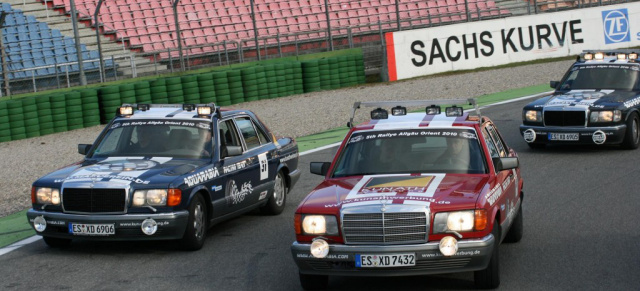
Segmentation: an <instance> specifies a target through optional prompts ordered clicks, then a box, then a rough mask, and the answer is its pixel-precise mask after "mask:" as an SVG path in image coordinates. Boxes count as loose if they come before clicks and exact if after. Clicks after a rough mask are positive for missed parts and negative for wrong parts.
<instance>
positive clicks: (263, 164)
mask: <svg viewBox="0 0 640 291" xmlns="http://www.w3.org/2000/svg"><path fill="white" fill-rule="evenodd" d="M258 161H260V181H262V180H264V179H266V178H268V177H269V162H268V161H267V153H264V154H259V155H258Z"/></svg>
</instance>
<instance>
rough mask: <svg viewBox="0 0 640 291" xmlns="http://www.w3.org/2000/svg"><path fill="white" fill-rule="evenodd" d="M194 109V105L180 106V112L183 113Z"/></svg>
mask: <svg viewBox="0 0 640 291" xmlns="http://www.w3.org/2000/svg"><path fill="white" fill-rule="evenodd" d="M194 109H196V105H195V104H182V110H184V111H193V110H194Z"/></svg>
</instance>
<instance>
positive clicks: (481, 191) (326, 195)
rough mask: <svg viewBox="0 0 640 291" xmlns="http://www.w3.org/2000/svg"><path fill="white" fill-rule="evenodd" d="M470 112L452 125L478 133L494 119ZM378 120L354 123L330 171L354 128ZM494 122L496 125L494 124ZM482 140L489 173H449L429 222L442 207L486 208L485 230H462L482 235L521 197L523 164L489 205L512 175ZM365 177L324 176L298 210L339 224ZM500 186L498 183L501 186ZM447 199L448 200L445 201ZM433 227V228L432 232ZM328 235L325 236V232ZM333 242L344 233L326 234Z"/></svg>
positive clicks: (372, 124) (299, 238)
mask: <svg viewBox="0 0 640 291" xmlns="http://www.w3.org/2000/svg"><path fill="white" fill-rule="evenodd" d="M467 118H468V114H465V115H464V116H463V117H461V118H458V119H456V121H455V122H454V123H453V125H452V127H459V126H465V127H473V128H475V130H476V132H477V133H478V135H479V136H480V135H482V134H483V132H482V130H481V129H482V126H484V125H485V124H488V123H491V124H492V122H491V120H489V119H488V118H486V117H483V119H482V121H483V124H482V126H481V124H479V123H478V122H477V121H469V120H467ZM429 121H430V120H425V121H423V122H422V123H421V124H420V127H423V126H428V125H429ZM375 123H376V120H373V121H368V122H365V123H363V124H360V125H358V126H355V127H353V128H352V129H351V130H350V131H349V133H348V134H347V135H346V137H345V139H344V140H343V142H342V144H341V145H340V148H339V149H338V151H337V153H336V156H335V157H334V160H333V162H332V164H331V167H330V169H329V171H328V173H331V172H332V171H333V167H334V166H335V164H336V162H337V158H338V157H339V154H340V153H341V152H342V151H343V149H344V147H345V145H346V142H347V141H348V140H349V139H350V137H351V135H352V133H353V132H355V131H361V130H371V129H373V128H374V127H375ZM494 126H495V125H494ZM480 144H481V146H482V148H483V149H484V154H485V159H486V160H487V161H488V168H489V173H488V174H446V175H445V177H444V179H443V180H442V182H441V183H440V184H439V185H438V187H437V190H436V192H435V193H434V195H433V198H434V201H433V202H431V203H430V205H429V209H430V212H431V222H430V225H431V226H433V218H434V215H435V213H437V212H443V211H456V210H470V209H485V210H486V211H487V214H488V215H487V216H488V218H489V222H488V223H487V228H486V229H485V230H482V231H475V232H468V233H463V236H464V238H480V237H484V236H486V235H487V234H489V233H490V232H491V229H492V227H493V224H494V223H493V221H494V219H498V221H499V222H500V223H503V222H504V221H505V220H506V219H507V215H508V213H507V210H508V205H507V206H506V207H505V209H502V210H501V208H500V206H501V205H504V204H505V203H506V199H510V200H509V201H510V202H512V203H515V201H516V200H514V199H519V198H520V194H518V195H517V197H516V194H515V193H516V191H515V190H516V188H515V187H517V189H518V190H517V193H522V186H523V182H522V178H521V175H520V168H517V169H516V177H517V180H516V181H517V183H513V182H511V183H508V186H507V187H506V189H504V190H503V193H502V195H501V196H500V197H499V199H498V200H497V201H496V202H495V203H494V204H493V205H490V204H489V203H488V201H487V197H486V195H487V194H488V193H489V192H490V191H491V190H492V189H494V187H496V186H498V185H500V184H502V183H503V182H504V181H505V180H506V178H507V177H508V175H511V173H512V171H502V172H501V173H497V174H496V173H495V169H494V167H493V163H491V162H490V161H491V156H490V154H489V151H488V150H487V144H486V142H485V140H484V138H480ZM509 156H510V157H517V154H516V153H515V151H513V149H511V150H510V151H509ZM361 179H362V176H352V177H342V178H329V177H325V180H324V181H323V182H322V183H321V184H320V185H318V186H317V187H316V188H315V189H313V191H311V193H309V195H308V196H307V197H306V198H305V199H304V200H303V201H302V202H301V203H300V205H299V206H298V209H297V210H296V213H297V214H329V215H335V216H336V217H337V219H338V224H340V221H339V219H340V210H341V208H342V206H343V205H344V204H342V202H343V201H344V199H345V197H346V196H347V195H348V194H349V192H350V191H351V190H352V189H353V188H354V186H355V185H356V184H357V183H358V182H359V181H360V180H361ZM498 187H499V186H498ZM366 195H367V197H371V196H379V195H376V194H366ZM446 202H448V204H443V203H446ZM431 231H432V229H431V230H430V232H431ZM443 236H445V235H442V234H438V235H433V234H431V233H430V235H429V241H435V240H439V239H441V238H442V237H443ZM314 237H316V236H303V235H297V237H296V238H297V241H298V242H310V241H311V240H312V239H313V238H314ZM325 237H326V236H325ZM327 238H328V239H329V242H330V243H343V242H344V241H343V239H342V234H341V233H340V234H339V236H336V237H327Z"/></svg>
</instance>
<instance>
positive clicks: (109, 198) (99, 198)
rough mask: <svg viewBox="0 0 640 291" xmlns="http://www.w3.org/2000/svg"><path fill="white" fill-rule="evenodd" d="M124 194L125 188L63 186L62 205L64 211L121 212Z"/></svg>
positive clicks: (122, 210)
mask: <svg viewBox="0 0 640 291" xmlns="http://www.w3.org/2000/svg"><path fill="white" fill-rule="evenodd" d="M126 194H127V192H126V190H125V189H91V188H64V189H63V192H62V206H63V207H64V211H65V212H82V213H112V212H119V213H122V212H124V211H125V208H126V201H127V199H126Z"/></svg>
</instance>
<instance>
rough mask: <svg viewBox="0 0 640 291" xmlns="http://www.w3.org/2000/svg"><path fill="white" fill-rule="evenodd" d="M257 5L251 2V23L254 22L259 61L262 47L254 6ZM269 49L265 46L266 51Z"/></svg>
mask: <svg viewBox="0 0 640 291" xmlns="http://www.w3.org/2000/svg"><path fill="white" fill-rule="evenodd" d="M255 5H256V3H255V1H254V0H251V21H253V38H254V41H255V42H256V51H257V52H258V61H259V60H260V46H259V45H258V27H256V12H255V9H254V6H255ZM266 48H267V46H266V44H265V49H266Z"/></svg>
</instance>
